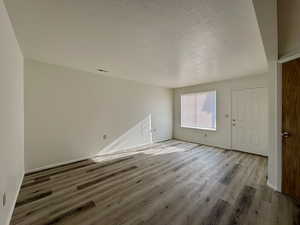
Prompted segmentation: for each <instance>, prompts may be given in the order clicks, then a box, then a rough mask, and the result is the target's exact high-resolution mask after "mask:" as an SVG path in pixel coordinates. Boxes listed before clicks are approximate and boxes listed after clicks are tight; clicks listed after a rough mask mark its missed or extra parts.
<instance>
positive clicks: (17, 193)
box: [5, 173, 24, 225]
mask: <svg viewBox="0 0 300 225" xmlns="http://www.w3.org/2000/svg"><path fill="white" fill-rule="evenodd" d="M23 179H24V173H23V174H22V176H21V179H20V180H19V183H18V187H17V192H16V194H15V196H14V199H13V204H12V207H11V208H10V210H9V215H8V217H7V221H6V223H5V224H6V225H9V224H10V220H11V218H12V215H13V213H14V210H15V206H16V203H17V199H18V195H19V192H20V190H21V186H22V182H23Z"/></svg>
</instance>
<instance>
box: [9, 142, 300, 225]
mask: <svg viewBox="0 0 300 225" xmlns="http://www.w3.org/2000/svg"><path fill="white" fill-rule="evenodd" d="M266 161H267V160H266V158H264V157H260V156H255V155H250V154H246V153H240V152H235V151H230V150H224V149H219V148H213V147H208V146H203V145H202V146H201V145H197V144H193V143H187V142H182V141H177V140H171V141H167V142H163V143H159V144H154V145H152V146H150V147H147V148H143V149H139V150H136V151H134V152H126V153H120V154H112V155H107V156H100V157H96V158H93V159H90V160H83V161H80V162H76V163H72V164H68V165H64V166H60V167H55V168H52V169H48V170H44V171H40V172H37V173H32V174H27V175H26V176H25V178H24V181H23V184H22V188H21V191H20V194H19V197H18V200H17V204H16V208H15V210H14V214H13V218H12V221H11V224H18V225H53V224H66V225H78V224H82V225H97V224H99V225H171V224H172V225H234V224H237V225H250V224H253V225H254V224H255V225H271V224H272V225H275V224H276V225H296V224H300V223H299V221H300V218H299V217H300V213H299V212H300V211H299V207H297V205H296V204H295V203H293V201H292V200H291V199H289V198H288V197H286V196H284V195H282V194H279V193H277V192H274V191H272V190H271V189H270V188H268V187H267V186H266V169H267V168H266V165H267V162H266Z"/></svg>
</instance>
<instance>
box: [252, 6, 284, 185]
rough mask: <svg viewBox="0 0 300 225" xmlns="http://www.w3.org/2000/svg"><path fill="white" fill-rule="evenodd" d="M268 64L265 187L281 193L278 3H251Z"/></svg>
mask: <svg viewBox="0 0 300 225" xmlns="http://www.w3.org/2000/svg"><path fill="white" fill-rule="evenodd" d="M253 4H254V8H255V11H256V16H257V20H258V24H259V27H260V32H261V35H262V39H263V43H264V47H265V52H266V55H267V59H268V64H269V72H268V87H269V150H270V151H269V160H268V184H269V185H270V186H271V187H272V188H274V189H276V190H278V191H280V190H281V148H280V144H279V143H280V142H281V136H280V132H281V128H280V124H281V123H280V120H281V114H280V108H281V103H280V91H279V90H280V82H281V80H280V73H279V71H278V63H277V60H278V31H277V0H253Z"/></svg>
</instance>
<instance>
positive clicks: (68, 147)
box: [25, 60, 173, 171]
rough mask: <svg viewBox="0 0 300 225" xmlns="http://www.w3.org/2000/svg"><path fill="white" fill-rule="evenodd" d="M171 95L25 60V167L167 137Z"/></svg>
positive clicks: (106, 151)
mask: <svg viewBox="0 0 300 225" xmlns="http://www.w3.org/2000/svg"><path fill="white" fill-rule="evenodd" d="M172 93H173V92H172V90H171V89H166V88H159V87H154V86H150V85H144V84H141V83H137V82H134V81H127V80H122V79H117V78H110V77H108V76H103V75H100V74H99V75H98V74H91V73H87V72H81V71H77V70H72V69H69V68H65V67H62V66H56V65H49V64H45V63H41V62H37V61H32V60H25V168H26V171H29V170H32V169H35V168H40V167H44V166H47V165H52V164H57V163H61V162H66V161H69V160H74V159H78V158H82V157H88V156H91V155H95V154H98V153H100V154H101V153H108V152H113V151H116V150H120V149H124V148H128V147H132V146H136V145H142V144H147V143H149V142H150V141H151V135H153V141H161V140H166V139H170V138H171V137H172V120H173V118H172ZM150 116H151V119H150ZM150 120H151V122H150ZM151 127H152V129H153V134H151V132H150V128H151ZM104 134H106V135H107V139H106V140H103V138H102V137H103V135H104ZM124 137H126V138H124ZM108 145H110V147H111V148H109V149H107V148H105V147H107V146H108Z"/></svg>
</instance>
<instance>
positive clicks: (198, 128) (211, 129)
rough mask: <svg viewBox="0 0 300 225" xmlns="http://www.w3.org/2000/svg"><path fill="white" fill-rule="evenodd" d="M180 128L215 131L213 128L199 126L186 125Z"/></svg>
mask: <svg viewBox="0 0 300 225" xmlns="http://www.w3.org/2000/svg"><path fill="white" fill-rule="evenodd" d="M180 127H181V128H188V129H195V130H205V131H217V129H215V128H200V127H187V126H180Z"/></svg>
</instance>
